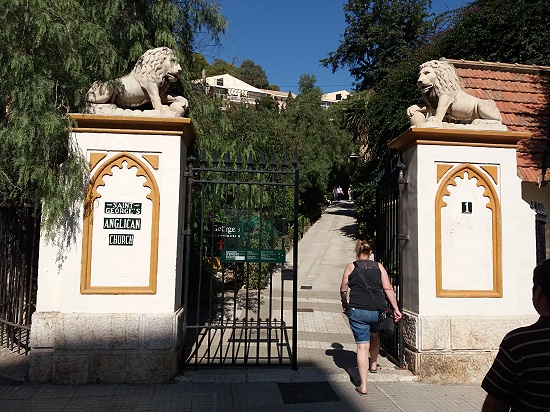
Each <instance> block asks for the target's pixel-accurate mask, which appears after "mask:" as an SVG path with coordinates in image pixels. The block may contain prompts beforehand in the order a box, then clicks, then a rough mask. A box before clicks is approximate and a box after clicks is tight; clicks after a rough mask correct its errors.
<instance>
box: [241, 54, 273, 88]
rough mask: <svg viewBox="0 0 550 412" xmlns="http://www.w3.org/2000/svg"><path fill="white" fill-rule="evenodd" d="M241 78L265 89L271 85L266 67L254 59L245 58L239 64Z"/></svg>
mask: <svg viewBox="0 0 550 412" xmlns="http://www.w3.org/2000/svg"><path fill="white" fill-rule="evenodd" d="M238 77H239V79H240V80H242V81H243V82H245V83H248V84H250V85H251V86H254V87H257V88H259V89H265V88H266V87H267V86H269V82H268V81H267V76H266V74H265V71H264V69H263V68H262V66H260V65H259V64H256V63H254V62H253V61H252V60H244V61H243V62H242V63H241V65H240V66H239V76H238Z"/></svg>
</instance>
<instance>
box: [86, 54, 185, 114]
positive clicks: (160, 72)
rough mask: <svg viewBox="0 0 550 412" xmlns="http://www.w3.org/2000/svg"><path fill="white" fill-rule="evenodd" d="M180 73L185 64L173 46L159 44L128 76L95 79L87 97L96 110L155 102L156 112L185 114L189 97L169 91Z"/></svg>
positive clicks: (144, 56)
mask: <svg viewBox="0 0 550 412" xmlns="http://www.w3.org/2000/svg"><path fill="white" fill-rule="evenodd" d="M180 75H181V66H180V64H179V63H178V61H177V59H176V56H175V55H174V52H173V51H172V49H169V48H168V47H157V48H156V49H150V50H147V51H146V52H145V53H143V55H141V57H140V58H139V59H138V61H137V63H136V65H135V66H134V68H133V70H132V71H131V72H130V73H129V74H127V75H126V76H124V77H121V78H120V79H117V80H115V81H112V82H100V81H96V82H94V84H93V85H92V87H91V88H90V89H89V90H88V93H87V96H86V100H87V102H88V103H91V109H92V112H95V113H98V112H103V113H106V112H109V111H116V108H117V107H118V108H133V107H138V106H142V105H144V104H146V103H151V104H152V105H153V109H154V110H156V111H159V112H163V113H165V114H167V112H170V113H172V116H183V115H184V114H185V111H186V110H187V108H188V107H189V104H188V102H187V99H186V98H184V97H183V96H171V95H170V94H168V88H169V87H170V84H172V83H174V82H175V81H176V80H178V78H179V76H180Z"/></svg>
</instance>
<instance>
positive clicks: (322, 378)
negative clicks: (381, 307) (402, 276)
mask: <svg viewBox="0 0 550 412" xmlns="http://www.w3.org/2000/svg"><path fill="white" fill-rule="evenodd" d="M352 206H353V205H352V204H351V203H347V202H341V203H339V204H335V205H331V206H330V207H329V208H328V209H327V210H326V212H325V213H324V214H323V216H322V218H321V219H320V220H319V221H318V222H316V223H315V225H313V227H312V228H311V229H310V230H309V231H308V232H307V233H306V235H305V236H304V238H303V239H302V240H301V241H300V243H299V265H298V270H299V273H298V282H299V285H298V286H299V292H298V308H299V313H298V325H299V326H298V328H299V332H298V338H299V341H298V371H292V370H290V369H289V368H254V367H251V368H223V369H222V368H219V369H209V370H198V371H192V370H186V371H184V373H183V374H182V375H181V376H178V377H177V378H176V380H175V382H174V383H172V384H165V385H107V384H102V385H66V386H62V385H39V384H29V383H25V384H17V382H16V381H14V380H10V379H2V376H1V375H4V376H6V377H8V378H9V377H10V376H9V368H7V367H5V365H4V367H3V365H2V364H1V362H2V359H3V358H2V357H0V411H2V412H11V411H14V412H15V411H18V412H19V411H87V412H93V411H132V412H138V411H255V412H256V411H259V410H261V411H339V412H342V411H367V412H370V411H373V412H374V411H376V412H393V411H395V412H398V411H399V412H439V411H444V412H453V411H457V412H458V411H460V412H469V411H480V410H481V405H482V403H483V399H484V397H485V393H484V391H483V390H482V389H481V388H480V387H479V386H478V385H440V384H428V383H422V382H417V381H416V380H415V377H414V376H413V375H412V374H411V373H410V372H409V371H407V370H399V369H398V368H396V367H395V366H394V365H393V364H391V363H390V362H389V361H387V360H386V359H384V358H381V359H380V362H379V364H380V367H381V370H380V371H379V372H378V373H376V374H370V375H369V384H368V388H369V394H368V396H367V397H360V396H359V395H358V394H357V393H356V392H355V391H354V383H355V381H356V380H357V376H358V373H357V367H356V363H355V345H354V343H353V337H352V335H351V332H350V330H349V326H348V324H347V319H346V318H345V316H344V315H343V313H342V310H341V307H340V298H339V293H338V290H339V286H340V279H341V275H342V271H343V269H344V266H345V264H346V263H348V262H350V261H352V260H353V259H354V253H353V247H354V240H353V237H352V236H353V234H354V233H355V223H354V222H355V221H354V218H353V207H352ZM18 371H19V372H18V373H20V369H19V370H18ZM14 377H15V378H20V374H19V375H17V376H11V378H14ZM10 383H14V384H12V385H9V384H10Z"/></svg>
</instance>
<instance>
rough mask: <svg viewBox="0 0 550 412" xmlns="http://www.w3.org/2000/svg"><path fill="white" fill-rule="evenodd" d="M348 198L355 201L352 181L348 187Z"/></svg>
mask: <svg viewBox="0 0 550 412" xmlns="http://www.w3.org/2000/svg"><path fill="white" fill-rule="evenodd" d="M348 199H349V201H350V202H353V189H352V188H351V183H350V185H349V187H348Z"/></svg>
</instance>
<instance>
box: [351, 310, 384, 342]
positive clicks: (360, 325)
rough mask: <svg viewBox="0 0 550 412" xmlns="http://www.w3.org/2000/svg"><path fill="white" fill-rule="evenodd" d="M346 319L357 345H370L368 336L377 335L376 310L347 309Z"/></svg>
mask: <svg viewBox="0 0 550 412" xmlns="http://www.w3.org/2000/svg"><path fill="white" fill-rule="evenodd" d="M348 319H349V325H350V326H351V331H352V332H353V337H354V338H355V343H357V344H359V343H370V334H371V333H378V311H377V310H364V309H357V308H349V309H348Z"/></svg>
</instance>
